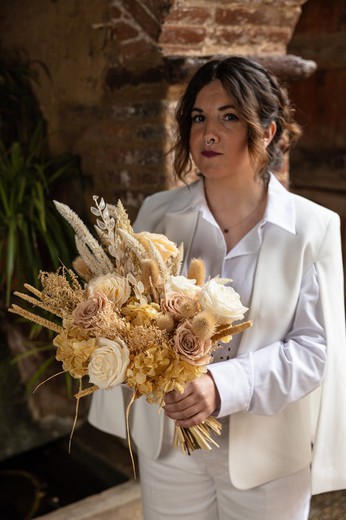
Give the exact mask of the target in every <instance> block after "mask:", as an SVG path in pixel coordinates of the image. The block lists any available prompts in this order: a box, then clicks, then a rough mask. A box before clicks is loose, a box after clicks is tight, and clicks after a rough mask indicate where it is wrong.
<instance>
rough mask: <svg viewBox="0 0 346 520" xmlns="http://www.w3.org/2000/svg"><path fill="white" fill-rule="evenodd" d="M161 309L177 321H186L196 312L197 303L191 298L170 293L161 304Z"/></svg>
mask: <svg viewBox="0 0 346 520" xmlns="http://www.w3.org/2000/svg"><path fill="white" fill-rule="evenodd" d="M161 308H162V310H163V311H164V312H166V313H168V314H171V315H172V316H173V317H174V318H175V319H177V320H182V319H185V320H186V319H188V318H191V316H193V315H194V314H195V313H196V312H197V303H196V302H195V300H194V299H193V298H189V297H188V296H184V294H182V293H178V292H170V293H168V294H166V296H165V299H164V300H163V301H162V302H161Z"/></svg>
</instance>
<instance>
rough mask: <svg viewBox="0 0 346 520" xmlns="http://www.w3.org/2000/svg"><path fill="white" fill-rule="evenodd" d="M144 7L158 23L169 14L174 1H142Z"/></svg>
mask: <svg viewBox="0 0 346 520" xmlns="http://www.w3.org/2000/svg"><path fill="white" fill-rule="evenodd" d="M143 1H144V3H145V7H146V8H147V9H148V11H150V13H151V14H152V15H153V17H154V18H155V19H156V20H157V21H158V23H161V22H163V20H164V18H165V17H166V16H167V14H168V13H169V10H170V8H171V6H172V4H173V1H174V0H143Z"/></svg>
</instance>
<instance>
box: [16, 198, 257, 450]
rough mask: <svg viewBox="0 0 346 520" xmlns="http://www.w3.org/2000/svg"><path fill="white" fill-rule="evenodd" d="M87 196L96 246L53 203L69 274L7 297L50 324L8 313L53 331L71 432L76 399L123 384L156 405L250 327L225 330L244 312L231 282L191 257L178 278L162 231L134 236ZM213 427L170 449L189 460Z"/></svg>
mask: <svg viewBox="0 0 346 520" xmlns="http://www.w3.org/2000/svg"><path fill="white" fill-rule="evenodd" d="M93 200H94V203H95V204H94V206H93V207H91V212H92V214H93V215H94V216H95V217H96V224H95V229H96V232H97V236H98V240H97V239H96V238H95V237H94V235H93V234H92V233H90V231H89V230H88V228H87V227H86V226H85V224H84V223H83V222H82V220H81V219H80V218H79V217H78V215H77V214H76V213H75V212H74V211H73V210H71V209H70V208H69V207H68V206H66V205H64V204H61V203H59V202H55V206H56V208H57V210H58V211H59V213H60V214H61V215H62V216H63V217H64V218H65V219H66V220H67V222H68V223H69V224H70V225H71V226H72V228H73V230H74V232H75V240H76V247H77V250H78V254H79V256H78V257H77V258H76V259H75V261H74V262H73V264H72V268H67V267H65V266H61V267H60V268H59V269H58V270H57V271H56V272H41V273H40V275H39V280H40V283H41V286H42V288H41V290H38V289H36V288H35V287H33V286H31V285H29V284H25V288H26V289H27V293H22V292H16V293H15V294H16V295H17V296H18V297H20V298H21V299H23V300H25V301H27V302H29V303H30V304H31V305H32V306H33V307H35V310H36V309H37V308H39V309H43V310H45V311H49V312H50V313H51V314H52V315H53V316H55V317H56V318H58V320H56V319H54V318H52V319H46V318H44V317H43V316H42V315H40V314H39V313H38V312H30V311H28V310H27V309H25V308H23V307H20V306H18V305H15V304H13V305H12V306H11V307H10V309H9V311H10V312H12V313H15V314H19V315H21V316H23V317H25V318H27V319H28V320H31V321H33V322H35V323H38V324H40V325H41V326H43V327H46V328H48V329H51V330H53V331H54V332H55V333H56V336H55V337H54V340H53V344H54V346H55V347H56V359H57V360H58V361H60V362H61V363H62V368H63V372H68V373H69V374H70V375H71V376H72V377H73V378H76V379H78V380H79V385H80V388H79V392H78V393H77V394H76V395H75V397H76V398H77V405H76V417H75V423H74V426H75V424H76V419H77V410H78V402H79V399H80V398H81V397H83V396H85V395H88V394H90V393H92V392H95V391H97V390H99V389H106V390H108V389H111V388H114V387H115V386H118V385H121V384H125V385H127V386H128V387H129V388H130V389H131V390H132V400H131V403H132V402H133V401H134V400H135V399H137V398H139V397H141V396H144V397H145V399H146V400H147V401H148V402H149V403H154V404H158V405H159V406H162V405H164V399H165V394H166V393H167V392H170V391H172V390H176V391H178V392H180V393H182V392H183V391H184V386H185V384H186V383H187V382H189V381H192V380H193V379H194V378H196V377H199V376H201V375H202V374H204V373H206V371H207V365H208V364H209V363H210V362H211V360H212V352H213V350H214V349H215V348H217V344H218V342H219V341H224V342H228V341H230V339H231V337H232V335H233V334H236V333H238V332H241V331H242V330H244V329H246V328H248V327H250V326H251V324H252V323H251V321H246V322H242V323H240V324H238V325H233V322H234V321H237V320H241V319H243V317H244V312H245V311H246V310H247V309H246V308H245V307H243V305H242V304H241V302H240V298H239V295H238V294H237V293H236V292H235V291H234V289H233V288H232V287H231V286H229V285H226V284H229V282H230V281H231V280H228V279H222V278H219V277H216V278H212V279H209V280H206V279H205V266H204V262H203V261H202V260H201V259H193V260H192V261H191V262H190V265H189V268H188V273H187V276H182V275H181V274H180V271H181V264H182V258H183V247H182V246H179V247H177V246H176V244H174V243H173V242H171V241H170V240H169V239H168V238H167V237H166V236H165V235H160V234H155V233H149V232H141V233H135V232H134V230H133V228H132V226H131V224H130V221H129V218H128V216H127V213H126V211H125V209H124V207H123V205H122V203H121V202H120V201H118V203H117V205H116V206H113V205H110V204H106V203H105V201H104V200H103V199H102V198H101V199H100V198H99V197H98V196H94V197H93ZM57 321H58V323H57ZM59 373H60V372H59ZM85 377H86V378H88V380H89V381H88V386H87V387H86V388H83V386H82V381H83V380H84V378H85ZM128 411H129V409H128ZM127 425H128V413H127ZM72 431H73V430H72ZM220 431H221V425H220V423H219V422H218V421H217V420H216V419H215V418H213V417H209V418H208V419H207V420H206V421H204V422H203V424H199V425H197V426H194V427H192V428H190V429H188V428H179V427H177V426H176V428H175V439H174V445H175V446H176V447H180V448H181V450H182V451H183V452H184V453H188V454H190V453H191V452H192V451H193V450H195V449H199V448H205V449H211V446H212V445H216V446H217V443H216V442H215V441H214V440H213V438H212V434H213V433H215V434H220ZM71 435H72V434H71ZM128 438H129V435H128ZM129 446H130V444H129ZM130 449H131V448H130ZM131 455H132V454H131Z"/></svg>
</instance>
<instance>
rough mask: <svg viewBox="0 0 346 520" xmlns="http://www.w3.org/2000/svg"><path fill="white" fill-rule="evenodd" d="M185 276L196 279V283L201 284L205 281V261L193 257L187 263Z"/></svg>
mask: <svg viewBox="0 0 346 520" xmlns="http://www.w3.org/2000/svg"><path fill="white" fill-rule="evenodd" d="M187 277H188V278H189V279H190V280H196V285H203V284H204V281H205V263H204V261H203V260H202V259H201V258H193V259H192V260H191V262H190V265H189V271H188V274H187Z"/></svg>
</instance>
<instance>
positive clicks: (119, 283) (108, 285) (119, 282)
mask: <svg viewBox="0 0 346 520" xmlns="http://www.w3.org/2000/svg"><path fill="white" fill-rule="evenodd" d="M99 292H101V293H103V294H105V295H106V296H107V298H108V300H110V301H111V302H113V303H114V304H115V306H116V307H117V308H121V307H122V306H123V305H124V304H125V303H126V302H127V300H128V299H129V297H130V294H131V287H130V284H129V282H128V281H127V279H126V278H123V277H122V276H118V275H116V274H113V273H108V274H105V275H101V276H98V277H97V278H93V279H92V280H90V282H89V283H88V285H87V293H88V297H89V298H90V297H92V296H94V295H95V293H99Z"/></svg>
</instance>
